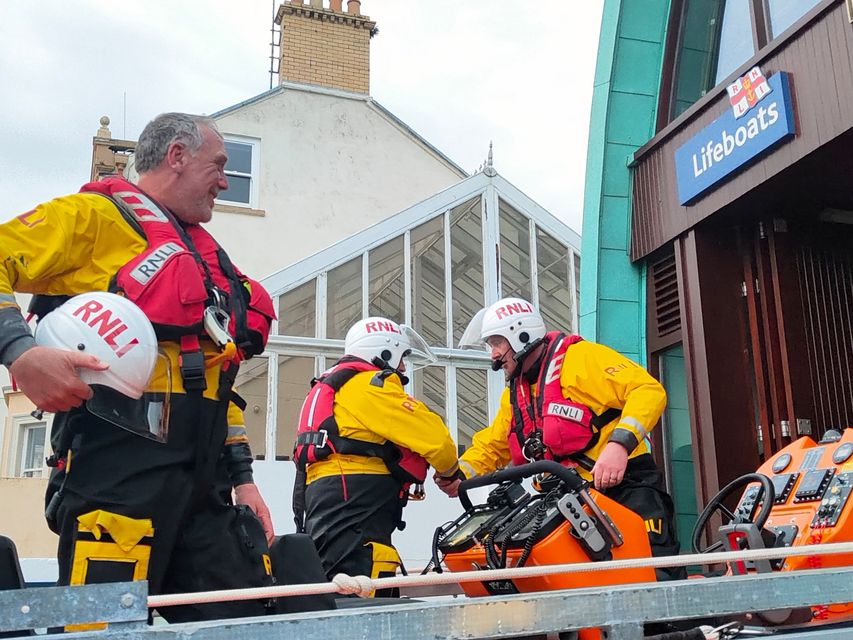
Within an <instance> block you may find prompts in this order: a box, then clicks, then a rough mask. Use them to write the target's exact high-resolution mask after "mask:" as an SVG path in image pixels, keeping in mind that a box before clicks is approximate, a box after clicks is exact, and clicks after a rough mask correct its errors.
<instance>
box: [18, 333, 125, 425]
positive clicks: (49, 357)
mask: <svg viewBox="0 0 853 640" xmlns="http://www.w3.org/2000/svg"><path fill="white" fill-rule="evenodd" d="M77 369H92V370H93V371H104V370H106V369H109V365H108V364H107V363H106V362H102V361H101V360H99V359H98V358H97V357H95V356H93V355H89V354H86V353H82V352H80V351H66V350H65V349H54V348H52V347H33V348H32V349H27V350H26V351H24V353H22V354H21V355H20V356H18V359H17V360H15V361H14V362H13V363H12V365H11V366H10V367H9V373H11V374H12V376H13V377H14V378H15V382H16V383H17V385H18V388H20V390H21V391H23V392H24V395H26V396H27V397H28V398H29V399H30V400H32V402H33V404H34V405H35V406H36V407H38V408H39V409H41V410H42V411H50V412H52V413H55V412H57V411H68V410H69V409H72V408H74V407H79V406H80V405H81V404H83V402H84V401H86V400H88V399H89V398H91V397H92V388H91V387H90V386H89V385H88V384H86V383H85V382H83V381H82V380H81V379H80V376H79V374H78V373H77Z"/></svg>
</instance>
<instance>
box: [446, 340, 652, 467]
mask: <svg viewBox="0 0 853 640" xmlns="http://www.w3.org/2000/svg"><path fill="white" fill-rule="evenodd" d="M545 365H547V363H543V366H545ZM560 384H561V386H562V389H563V395H564V396H565V397H566V398H569V399H571V400H572V401H574V402H580V403H583V404H585V405H587V406H588V407H589V408H590V409H592V410H593V411H594V412H595V413H597V414H602V413H604V412H605V411H606V410H607V409H608V408H610V407H616V408H620V407H621V408H622V415H621V416H620V417H619V418H618V419H616V420H613V421H612V422H611V423H609V424H607V425H605V426H604V428H603V429H602V430H601V436H600V437H599V439H598V442H597V443H596V444H595V445H594V446H593V447H592V448H590V449H588V450H587V451H585V452H583V454H581V456H578V458H579V461H580V466H579V467H578V469H577V470H578V471H579V472H580V474H581V475H582V476H583V477H584V478H586V479H588V480H590V479H592V475H591V474H590V473H589V470H590V469H591V468H592V466H593V465H594V464H595V461H596V460H597V459H598V456H599V454H600V453H601V450H602V449H604V446H605V445H606V444H607V443H608V442H611V441H615V442H618V443H619V444H621V445H623V446H624V447H625V448H626V449H627V450H628V452H629V454H628V455H629V457H631V458H633V457H636V456H638V455H641V454H644V453H649V452H650V448H649V444H648V442H647V441H646V440H645V438H646V436H647V435H648V433H649V432H650V431H651V430H652V429H653V428H654V426H655V425H656V424H657V422H658V420H659V419H660V416H661V413H663V409H664V407H665V406H666V391H664V388H663V386H662V385H661V384H660V382H658V381H657V380H655V379H654V378H653V377H652V376H651V375H650V374H649V372H648V371H646V370H645V369H644V368H643V367H641V366H640V365H638V364H637V363H636V362H633V361H632V360H630V359H628V358H626V357H625V356H623V355H622V354H620V353H619V352H617V351H615V350H613V349H611V348H610V347H606V346H604V345H602V344H598V343H595V342H589V341H587V340H582V341H580V342H576V343H575V344H573V345H571V346H570V347H569V348H568V350H567V351H566V356H565V359H564V361H563V366H562V370H561V372H560ZM532 390H533V393H534V395H536V394H537V393H538V390H537V389H536V386H535V385H533V387H532ZM509 396H510V394H509V388H506V389H504V392H503V395H502V396H501V404H500V409H499V410H498V413H497V415H496V416H495V419H494V421H493V422H492V424H491V425H490V426H488V427H486V428H484V429H481V430H480V431H478V432H477V433H475V434H474V439H473V443H472V445H471V447H470V448H469V449H468V450H467V451H465V453H464V454H462V457H461V458H460V460H459V466H460V468H461V469H462V471H463V472H464V473H465V475H466V476H468V477H469V478H470V477H472V476H475V475H482V474H484V473H489V472H491V471H494V470H495V469H499V468H501V467H504V466H506V465H507V464H508V463H509V461H510V450H509V438H510V437H515V436H513V435H512V434H511V433H510V426H511V423H512V407H511V406H510V397H509Z"/></svg>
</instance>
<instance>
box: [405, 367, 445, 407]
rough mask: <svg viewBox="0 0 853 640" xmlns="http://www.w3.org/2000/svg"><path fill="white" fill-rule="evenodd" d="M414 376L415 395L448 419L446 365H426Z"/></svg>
mask: <svg viewBox="0 0 853 640" xmlns="http://www.w3.org/2000/svg"><path fill="white" fill-rule="evenodd" d="M413 378H414V381H413V382H414V385H413V386H414V396H415V397H416V398H417V399H418V400H421V401H422V402H424V404H426V406H428V407H429V408H430V409H432V410H433V411H435V412H436V413H437V414H438V415H440V416H441V419H442V420H446V419H447V410H446V407H445V402H446V400H447V384H446V382H445V380H446V378H447V370H446V369H445V368H444V367H437V366H433V367H426V368H425V369H419V370H418V371H416V372H415V374H414V376H413Z"/></svg>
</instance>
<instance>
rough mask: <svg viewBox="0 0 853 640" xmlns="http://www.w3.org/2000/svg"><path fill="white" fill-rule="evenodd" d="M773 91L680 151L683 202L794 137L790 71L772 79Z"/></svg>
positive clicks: (704, 131) (729, 115)
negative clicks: (789, 80)
mask: <svg viewBox="0 0 853 640" xmlns="http://www.w3.org/2000/svg"><path fill="white" fill-rule="evenodd" d="M767 84H768V85H769V88H770V91H769V92H766V93H764V94H763V97H762V98H760V99H759V100H758V101H757V102H755V103H754V104H753V106H751V107H750V108H749V109H748V110H746V111H743V112H741V113H740V115H738V116H736V115H735V113H734V112H733V110H727V111H726V113H725V114H723V115H722V116H720V117H719V118H717V119H716V120H714V122H712V123H711V124H709V125H708V126H707V127H705V128H704V129H702V131H700V132H699V133H698V134H697V135H695V136H693V137H692V138H691V139H690V140H689V141H688V142H686V143H685V144H683V145H682V146H681V147H679V148H678V149H677V150H676V152H675V174H676V179H677V182H678V200H679V202H680V203H681V204H687V203H689V202H690V201H691V200H693V199H694V198H696V196H698V195H700V194H702V193H704V192H705V191H707V190H708V189H710V188H711V187H712V186H714V185H715V184H717V183H718V182H719V181H720V180H722V179H723V178H725V177H726V176H728V175H729V174H730V173H732V172H733V171H735V170H737V169H739V168H741V167H742V166H744V165H745V164H746V163H748V162H750V161H752V160H754V159H755V158H757V157H758V156H760V155H761V154H763V153H766V152H767V151H768V150H770V149H771V148H772V147H773V146H774V145H776V144H777V143H779V142H781V141H783V140H786V139H788V138H790V137H791V136H793V135H794V132H795V123H794V106H793V102H792V100H791V90H790V86H789V83H788V74H787V73H783V72H780V73H777V74H775V75H773V76H771V77H770V78H769V79H768V80H767Z"/></svg>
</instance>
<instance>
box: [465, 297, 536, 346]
mask: <svg viewBox="0 0 853 640" xmlns="http://www.w3.org/2000/svg"><path fill="white" fill-rule="evenodd" d="M490 336H503V337H504V338H506V340H507V341H508V342H509V345H510V347H511V348H512V350H513V351H515V353H516V357H519V355H523V354H525V353H526V352H527V351H529V350H530V349H531V348H533V347H534V346H536V345H537V344H539V342H540V341H541V340H542V338H544V337H545V322H544V321H543V320H542V315H541V314H540V313H539V311H538V310H537V309H536V307H534V306H533V305H532V304H531V303H530V302H528V301H527V300H523V299H522V298H503V299H501V300H498V301H497V302H495V303H494V304H492V305H490V306H488V307H486V308H485V309H481V310H480V311H478V312H477V315H475V316H474V317H473V318H472V320H471V322H470V323H468V327H467V328H466V329H465V333H463V334H462V338H461V339H460V340H459V346H460V347H461V348H463V349H466V348H468V349H484V350H486V351H488V350H489V347H488V345H487V344H486V338H488V337H490Z"/></svg>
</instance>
